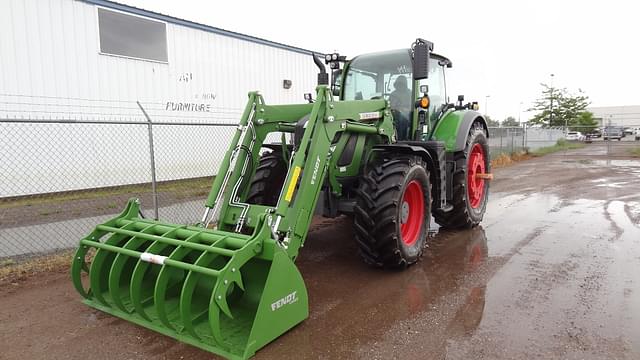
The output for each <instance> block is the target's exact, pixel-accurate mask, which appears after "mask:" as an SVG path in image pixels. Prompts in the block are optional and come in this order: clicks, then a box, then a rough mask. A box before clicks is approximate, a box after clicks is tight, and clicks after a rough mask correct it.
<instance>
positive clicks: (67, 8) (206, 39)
mask: <svg viewBox="0 0 640 360" xmlns="http://www.w3.org/2000/svg"><path fill="white" fill-rule="evenodd" d="M167 41H168V63H159V62H152V61H145V60H136V59H129V58H124V57H118V56H111V55H103V54H100V43H99V29H98V15H97V6H96V5H93V4H90V3H87V2H83V1H75V0H0V150H1V151H0V164H1V165H2V171H0V197H4V196H17V195H24V194H32V193H42V192H55V191H65V190H75V189H84V188H91V187H100V186H112V185H122V184H131V183H141V182H147V181H149V172H148V170H149V157H148V149H147V148H146V147H145V146H146V145H145V144H147V138H146V135H147V133H146V127H144V126H142V127H141V126H130V127H125V126H115V125H68V124H67V125H56V124H29V125H24V124H14V123H2V119H16V118H17V119H31V120H33V119H44V120H57V119H62V120H100V121H107V122H108V121H114V120H126V121H146V120H145V118H144V117H143V114H142V112H141V111H140V109H139V108H138V106H137V104H136V101H140V102H141V103H142V104H143V105H144V107H145V108H146V109H147V111H148V112H149V114H150V115H151V118H152V119H153V120H154V121H156V122H159V121H162V122H206V123H211V122H215V123H235V122H237V121H238V119H239V116H240V111H241V109H242V108H243V107H244V105H245V102H246V99H247V93H248V92H249V91H251V90H260V91H261V93H262V94H263V95H264V97H265V100H266V101H267V103H270V104H278V103H301V102H304V99H303V94H304V93H305V92H313V91H314V88H315V81H316V75H315V74H316V73H317V69H316V67H315V65H314V64H313V61H312V59H311V56H310V55H309V54H303V53H301V52H296V51H290V50H285V49H282V48H278V47H274V46H269V45H264V44H260V43H255V42H250V41H246V40H241V39H237V38H234V37H230V36H225V35H221V34H216V33H212V32H208V31H204V30H199V29H194V28H190V27H186V26H182V25H177V24H173V23H167ZM284 79H287V80H291V81H292V86H291V88H290V89H284V88H283V80H284ZM187 80H188V81H187ZM168 102H169V103H179V102H183V103H197V104H205V105H208V106H209V109H210V112H193V111H173V110H172V109H171V106H169V107H170V109H168V110H167V103H168ZM217 129H219V130H216V129H213V128H210V127H209V128H207V129H204V128H194V127H190V128H188V127H180V128H178V127H175V126H172V127H167V126H165V127H162V126H158V127H154V131H155V132H156V135H155V136H156V147H157V151H156V158H157V159H156V162H157V166H158V177H159V178H158V180H159V181H162V180H173V179H179V178H189V177H198V176H206V175H211V174H215V173H216V168H217V166H218V164H219V159H220V157H221V156H222V153H223V152H224V150H225V149H226V146H227V141H228V137H229V136H230V134H231V132H232V129H229V128H217ZM205 134H206V135H205ZM196 149H197V150H196ZM195 151H200V152H203V151H204V152H207V153H208V155H209V156H194V152H195ZM98 154H99V155H98ZM43 179H48V180H46V181H43Z"/></svg>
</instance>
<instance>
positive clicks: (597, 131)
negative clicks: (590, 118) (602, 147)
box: [587, 129, 602, 139]
mask: <svg viewBox="0 0 640 360" xmlns="http://www.w3.org/2000/svg"><path fill="white" fill-rule="evenodd" d="M587 136H591V138H592V139H597V138H601V137H602V132H601V131H600V129H593V130H591V132H589V133H588V134H587Z"/></svg>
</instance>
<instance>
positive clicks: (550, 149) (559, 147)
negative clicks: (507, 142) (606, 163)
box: [531, 139, 585, 156]
mask: <svg viewBox="0 0 640 360" xmlns="http://www.w3.org/2000/svg"><path fill="white" fill-rule="evenodd" d="M583 147H585V144H584V143H581V142H569V141H567V140H565V139H560V140H558V142H557V143H556V144H555V145H553V146H546V147H542V148H539V149H536V150H534V151H532V152H531V155H533V156H544V155H548V154H551V153H554V152H558V151H565V150H571V149H581V148H583Z"/></svg>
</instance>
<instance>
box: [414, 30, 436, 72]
mask: <svg viewBox="0 0 640 360" xmlns="http://www.w3.org/2000/svg"><path fill="white" fill-rule="evenodd" d="M431 50H433V43H431V42H429V41H426V40H422V39H417V40H416V42H415V43H414V44H413V79H414V80H422V79H426V78H428V77H429V55H430V53H431Z"/></svg>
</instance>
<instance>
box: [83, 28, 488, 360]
mask: <svg viewBox="0 0 640 360" xmlns="http://www.w3.org/2000/svg"><path fill="white" fill-rule="evenodd" d="M432 49H433V44H432V43H430V42H428V41H425V40H422V39H418V40H416V41H415V42H414V43H413V44H412V46H411V48H410V49H403V50H395V51H388V52H382V53H375V54H367V55H361V56H358V57H355V58H353V59H351V60H349V61H347V60H346V58H345V57H343V56H340V55H339V54H329V55H326V58H325V63H326V64H329V65H330V69H331V70H332V76H331V77H332V82H331V83H332V84H331V85H329V74H328V73H327V72H326V70H325V65H324V64H323V63H322V60H321V59H319V58H318V57H316V56H315V55H314V57H313V59H314V61H315V63H316V65H317V66H318V67H319V69H320V73H319V74H318V87H317V88H316V97H315V99H313V98H312V96H311V95H310V94H307V95H305V98H306V99H307V103H304V104H296V105H267V104H266V103H265V101H264V100H263V98H262V96H261V95H260V94H259V93H257V92H251V93H249V100H248V102H247V105H246V107H245V110H244V113H243V115H242V118H241V119H240V122H239V124H238V126H237V131H236V132H235V134H234V136H233V138H232V139H231V144H230V146H229V150H228V151H227V153H226V154H225V157H224V159H223V161H222V164H221V167H220V169H219V172H218V175H217V176H216V178H215V180H214V183H213V185H212V188H211V192H210V194H209V196H208V198H207V200H206V203H205V211H204V215H203V217H202V219H201V221H200V222H198V223H197V224H195V225H176V224H169V223H165V222H161V221H154V220H150V219H145V218H143V217H142V216H141V215H140V214H141V213H140V209H139V207H140V204H139V201H138V200H136V199H132V200H130V201H129V202H128V204H127V206H126V208H125V209H124V211H123V212H122V213H121V214H120V215H119V216H117V217H116V218H114V219H111V220H109V221H107V222H106V223H104V224H101V225H98V226H97V227H96V228H95V229H94V231H92V232H91V233H90V234H89V235H87V236H86V237H85V238H83V239H82V240H81V241H80V247H79V249H78V251H77V253H76V255H75V257H74V260H73V264H72V270H71V271H72V278H73V283H74V285H75V288H76V289H77V291H78V292H79V293H80V294H81V295H82V296H83V297H84V302H85V303H86V304H88V305H90V306H92V307H94V308H97V309H100V310H102V311H105V312H107V313H110V314H112V315H115V316H118V317H120V318H123V319H125V320H128V321H131V322H134V323H136V324H139V325H141V326H144V327H147V328H149V329H152V330H155V331H157V332H160V333H162V334H165V335H168V336H171V337H173V338H175V339H178V340H180V341H183V342H185V343H189V344H192V345H194V346H197V347H199V348H202V349H205V350H208V351H211V352H213V353H216V354H219V355H222V356H224V357H227V358H234V359H236V358H237V359H244V358H248V357H250V356H252V355H253V354H254V353H255V352H256V351H257V350H259V349H260V348H262V347H263V346H265V345H266V344H268V343H269V342H271V341H272V340H274V339H276V338H277V337H278V336H280V335H281V334H283V333H284V332H286V331H287V330H289V329H291V328H292V327H294V326H295V325H296V324H298V323H300V322H301V321H303V320H304V319H305V318H307V317H308V313H309V310H308V298H307V290H306V287H305V284H304V281H303V279H302V277H301V275H300V272H299V271H298V269H297V267H296V266H295V265H294V261H295V259H296V258H297V257H298V254H299V251H300V248H301V247H302V246H303V245H304V242H305V240H306V238H307V234H308V231H309V225H310V222H311V219H312V217H313V215H314V214H317V213H319V214H321V215H323V216H326V217H336V216H340V215H347V216H350V217H352V218H353V224H354V228H355V241H356V242H357V244H358V247H359V253H360V255H361V257H362V258H363V259H364V261H365V262H366V263H368V264H371V265H374V266H380V267H389V268H404V267H406V266H409V265H411V264H413V263H415V262H416V261H418V259H419V258H420V256H421V255H422V251H423V248H424V247H425V243H426V241H427V235H428V230H429V224H430V219H431V217H432V216H433V217H434V218H435V221H436V222H437V223H439V224H440V225H441V226H443V227H448V228H469V227H473V226H474V225H477V224H478V223H479V222H480V221H481V220H482V217H483V214H484V211H485V208H486V204H487V197H488V192H489V181H488V180H490V179H491V173H490V161H489V148H488V144H487V137H488V136H489V134H488V131H487V124H486V122H485V119H484V118H483V117H482V115H480V114H479V113H477V112H476V111H475V110H477V103H467V104H463V98H462V97H458V103H456V104H450V103H448V101H447V100H446V99H447V96H446V92H445V83H444V69H445V68H447V67H451V62H450V61H449V60H448V59H447V58H445V57H442V56H439V55H436V54H434V53H433V52H432ZM341 65H344V66H342V67H343V69H341ZM335 97H337V98H335ZM270 134H271V135H273V134H276V135H277V134H279V136H280V139H281V140H280V141H279V142H277V143H265V139H267V136H268V135H270Z"/></svg>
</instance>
